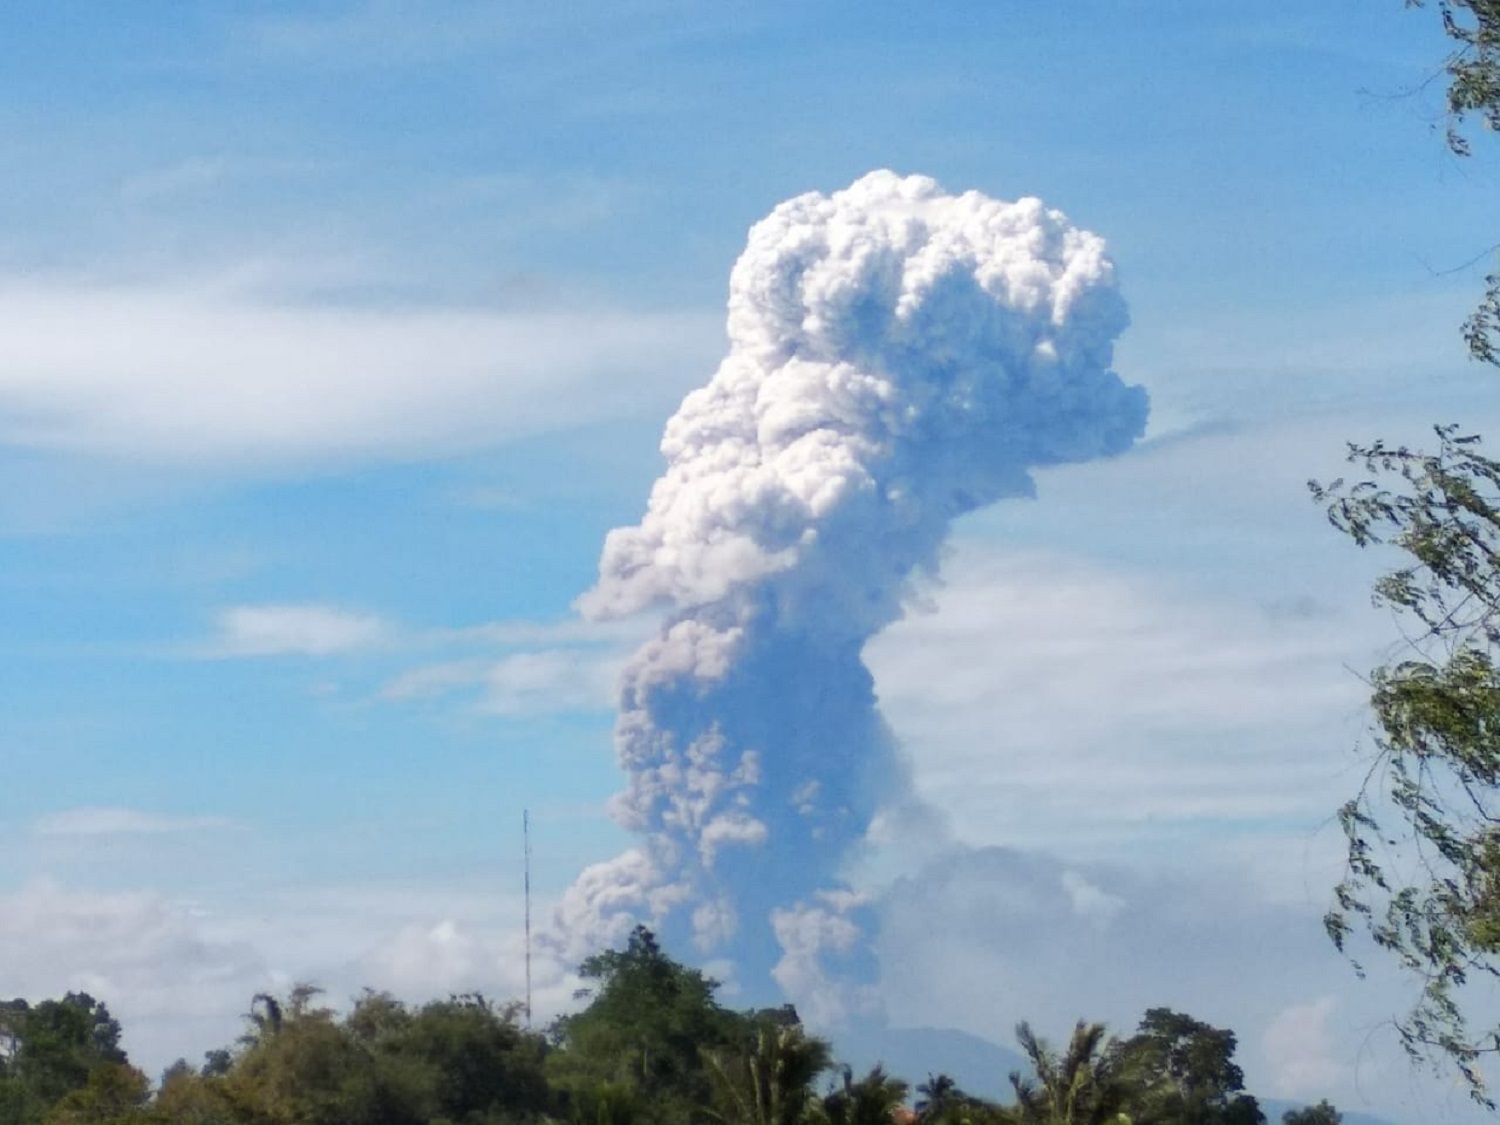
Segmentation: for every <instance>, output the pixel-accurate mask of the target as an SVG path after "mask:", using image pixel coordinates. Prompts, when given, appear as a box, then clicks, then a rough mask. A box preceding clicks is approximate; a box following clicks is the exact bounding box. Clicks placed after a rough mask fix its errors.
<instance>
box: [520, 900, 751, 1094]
mask: <svg viewBox="0 0 1500 1125" xmlns="http://www.w3.org/2000/svg"><path fill="white" fill-rule="evenodd" d="M579 975H580V976H582V977H583V979H584V980H586V981H589V982H590V987H589V988H588V989H587V990H585V992H584V993H583V994H582V995H583V996H586V997H587V998H588V999H589V1001H590V1003H589V1006H588V1007H587V1008H585V1009H584V1010H583V1011H581V1012H579V1013H577V1014H576V1015H571V1016H565V1017H563V1018H562V1019H559V1020H558V1021H557V1022H556V1023H555V1024H554V1025H553V1028H552V1033H551V1034H552V1039H553V1042H554V1043H555V1044H556V1045H557V1047H558V1048H560V1049H559V1050H558V1051H557V1052H556V1054H555V1055H554V1056H553V1058H552V1059H551V1061H550V1066H549V1074H550V1076H551V1078H552V1080H553V1081H554V1082H555V1083H556V1084H557V1085H558V1086H559V1087H561V1088H562V1089H563V1090H565V1091H586V1090H597V1089H600V1088H601V1087H604V1086H613V1085H624V1086H626V1087H628V1088H630V1089H632V1090H634V1091H635V1092H636V1094H637V1095H638V1097H639V1099H640V1101H641V1103H642V1105H643V1106H645V1107H646V1108H647V1109H648V1110H649V1111H650V1113H651V1114H652V1119H653V1120H656V1121H663V1122H665V1121H672V1120H687V1118H688V1117H689V1116H690V1112H691V1107H692V1106H695V1105H704V1104H706V1103H707V1102H708V1100H709V1098H710V1094H711V1085H710V1079H709V1077H708V1072H707V1066H706V1064H705V1054H704V1052H705V1051H707V1052H713V1051H717V1050H721V1049H724V1048H727V1047H731V1046H737V1045H738V1044H739V1043H740V1042H741V1040H742V1038H743V1036H744V1034H745V1031H746V1022H747V1021H746V1017H742V1016H738V1015H736V1014H734V1013H732V1012H729V1011H726V1010H725V1009H724V1008H722V1007H720V1006H719V1004H718V1002H717V1001H716V1000H715V998H714V991H715V989H716V988H717V987H718V986H717V984H716V982H714V981H712V980H710V979H709V978H707V977H705V976H704V975H703V974H702V973H700V972H699V971H698V970H696V969H690V968H688V967H686V966H684V965H681V964H679V963H678V962H676V961H674V960H672V958H671V957H669V956H667V954H666V953H665V952H663V951H662V949H661V946H660V945H659V944H658V943H657V940H656V937H655V935H654V934H652V933H651V931H650V930H648V929H646V928H645V927H644V926H639V927H637V928H636V930H635V932H634V933H632V934H631V935H630V939H629V941H628V943H627V944H626V947H625V948H624V949H623V950H608V951H606V952H603V953H599V954H596V955H594V956H593V957H590V958H589V959H588V960H586V961H585V962H584V963H583V964H582V965H581V966H580V967H579Z"/></svg>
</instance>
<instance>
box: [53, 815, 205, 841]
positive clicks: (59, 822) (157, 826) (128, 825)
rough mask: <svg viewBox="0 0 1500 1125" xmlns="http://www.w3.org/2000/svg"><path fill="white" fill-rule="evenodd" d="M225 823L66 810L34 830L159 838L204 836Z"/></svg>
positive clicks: (75, 834)
mask: <svg viewBox="0 0 1500 1125" xmlns="http://www.w3.org/2000/svg"><path fill="white" fill-rule="evenodd" d="M229 823H230V822H229V821H228V820H225V819H224V818H223V817H216V816H164V815H162V814H159V813H148V812H141V811H139V810H137V809H122V808H87V809H68V810H66V811H63V812H57V813H51V814H49V815H47V816H44V817H42V818H40V819H39V820H38V821H37V822H36V824H35V826H34V830H35V831H36V833H37V834H38V835H40V836H123V835H137V836H139V835H149V836H154V835H161V834H164V833H175V832H204V831H212V830H216V829H221V828H226V827H228V826H229Z"/></svg>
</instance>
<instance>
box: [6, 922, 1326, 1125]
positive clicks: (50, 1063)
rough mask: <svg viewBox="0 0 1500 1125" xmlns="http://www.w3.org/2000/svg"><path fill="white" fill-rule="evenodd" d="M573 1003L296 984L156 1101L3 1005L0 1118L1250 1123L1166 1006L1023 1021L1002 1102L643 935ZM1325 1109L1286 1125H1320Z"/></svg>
mask: <svg viewBox="0 0 1500 1125" xmlns="http://www.w3.org/2000/svg"><path fill="white" fill-rule="evenodd" d="M581 975H582V976H583V977H584V979H585V981H586V982H587V983H588V985H589V987H588V989H587V990H586V992H585V993H584V994H583V997H582V998H585V999H587V1000H588V1005H587V1006H586V1007H585V1008H583V1009H582V1010H581V1011H579V1012H577V1013H576V1014H574V1015H569V1016H564V1017H562V1018H561V1019H559V1020H557V1021H556V1022H554V1023H553V1024H552V1025H551V1026H550V1027H549V1028H547V1029H546V1031H545V1032H533V1031H530V1030H527V1029H526V1028H525V1027H524V1026H523V1021H522V1016H523V1010H522V1008H521V1007H520V1006H519V1005H516V1004H508V1005H497V1004H494V1003H492V1002H490V1001H489V1000H487V999H485V998H484V997H482V996H477V995H468V996H454V997H450V998H449V999H447V1000H438V1001H434V1002H432V1003H429V1004H424V1005H423V1006H421V1007H419V1008H413V1007H409V1006H407V1005H405V1004H403V1003H401V1002H399V1001H397V1000H395V999H393V998H392V997H390V996H389V995H387V994H385V993H380V992H367V993H365V995H363V996H361V997H360V998H359V999H358V1000H356V1001H355V1003H354V1005H353V1007H352V1009H351V1010H350V1011H349V1012H348V1013H347V1014H344V1015H339V1014H336V1013H335V1012H334V1011H332V1010H331V1009H329V1008H326V1007H323V1006H320V1005H319V1004H317V1003H316V1001H317V998H318V992H317V990H316V989H314V988H311V987H299V988H296V989H294V990H293V991H292V992H291V994H290V995H289V996H286V997H284V998H277V997H273V996H264V995H262V996H257V997H255V999H254V1001H253V1003H252V1005H251V1011H250V1013H249V1015H248V1016H247V1018H246V1024H247V1026H246V1031H245V1034H244V1035H243V1036H242V1037H241V1038H240V1040H239V1042H238V1043H237V1044H235V1045H234V1046H233V1047H232V1048H226V1049H219V1050H212V1051H209V1052H208V1053H207V1054H206V1055H205V1057H204V1062H203V1064H202V1065H201V1066H198V1067H194V1066H192V1065H190V1064H188V1063H187V1062H186V1061H178V1062H177V1063H175V1064H173V1065H172V1066H171V1067H169V1068H168V1069H167V1071H166V1073H165V1074H163V1075H162V1077H161V1081H160V1082H159V1083H158V1084H157V1085H156V1086H155V1087H154V1088H153V1087H152V1085H151V1083H150V1082H149V1080H148V1079H147V1078H146V1076H145V1075H144V1074H142V1073H141V1072H140V1071H139V1070H137V1069H136V1068H134V1067H132V1066H131V1065H130V1063H129V1060H128V1059H127V1058H126V1056H125V1053H124V1051H123V1050H121V1048H120V1025H119V1023H118V1022H117V1021H115V1020H114V1019H113V1018H112V1017H111V1016H110V1014H109V1010H108V1008H106V1007H105V1005H104V1004H102V1003H100V1002H98V1001H96V1000H95V999H94V998H93V997H91V996H88V995H84V994H79V993H70V994H69V995H67V996H65V997H64V998H63V999H61V1000H47V1001H44V1002H42V1003H39V1004H36V1005H34V1006H33V1005H31V1004H28V1003H27V1002H26V1001H24V1000H14V1001H11V1002H9V1003H5V1004H0V1125H437V1123H451V1125H502V1123H510V1122H535V1123H541V1122H566V1123H572V1125H676V1123H682V1125H690V1123H700V1122H701V1123H716V1122H717V1123H722V1125H889V1123H890V1122H892V1121H908V1122H921V1123H933V1125H960V1123H970V1125H1000V1123H1004V1125H1257V1123H1259V1122H1264V1121H1265V1116H1264V1115H1263V1114H1262V1112H1261V1110H1260V1107H1259V1106H1258V1104H1257V1103H1256V1100H1255V1099H1254V1098H1252V1097H1250V1096H1249V1095H1247V1094H1246V1093H1245V1092H1244V1089H1243V1087H1244V1078H1243V1075H1242V1074H1241V1072H1240V1068H1239V1067H1238V1066H1236V1065H1235V1063H1234V1049H1235V1037H1234V1033H1233V1032H1231V1031H1225V1030H1221V1029H1218V1028H1214V1027H1210V1026H1209V1025H1208V1024H1205V1023H1200V1022H1199V1021H1197V1020H1194V1019H1192V1018H1191V1017H1189V1016H1185V1015H1182V1014H1180V1013H1177V1012H1172V1011H1168V1010H1167V1009H1164V1008H1159V1009H1153V1010H1151V1011H1149V1012H1147V1013H1146V1016H1145V1018H1144V1019H1143V1020H1142V1021H1141V1024H1140V1028H1139V1029H1138V1031H1137V1032H1136V1034H1135V1035H1133V1036H1131V1037H1129V1038H1126V1039H1111V1038H1109V1037H1108V1036H1107V1035H1106V1033H1105V1030H1104V1028H1103V1027H1102V1026H1101V1025H1099V1024H1089V1023H1079V1024H1078V1026H1077V1028H1075V1029H1074V1032H1073V1035H1072V1038H1071V1039H1070V1040H1069V1042H1068V1043H1067V1045H1066V1046H1065V1047H1064V1048H1063V1049H1061V1050H1060V1051H1058V1050H1054V1049H1053V1048H1052V1047H1051V1046H1049V1045H1048V1044H1047V1043H1046V1042H1044V1041H1043V1040H1041V1039H1040V1038H1038V1037H1037V1036H1036V1035H1034V1034H1033V1033H1032V1032H1031V1029H1030V1028H1029V1027H1027V1026H1026V1025H1025V1024H1022V1025H1021V1026H1020V1027H1019V1028H1018V1029H1017V1031H1018V1036H1019V1039H1020V1043H1021V1046H1022V1048H1023V1050H1024V1051H1025V1052H1026V1055H1027V1057H1028V1058H1029V1060H1030V1062H1031V1073H1029V1074H1012V1075H1011V1076H1010V1081H1011V1085H1012V1088H1013V1090H1014V1094H1015V1096H1014V1100H1013V1101H1012V1102H1011V1103H1010V1104H1007V1105H999V1104H996V1103H992V1102H988V1101H985V1100H984V1099H981V1098H976V1097H973V1096H971V1095H969V1094H966V1093H965V1092H964V1091H963V1090H961V1089H959V1088H958V1086H957V1085H956V1084H955V1083H954V1081H953V1080H952V1079H951V1078H948V1077H946V1076H944V1075H928V1076H926V1078H925V1080H924V1081H923V1082H922V1083H921V1084H920V1085H918V1086H916V1087H915V1089H913V1088H911V1087H910V1086H908V1084H907V1083H906V1082H905V1081H903V1080H901V1079H899V1078H896V1077H893V1076H891V1075H889V1074H887V1073H886V1072H885V1071H884V1070H882V1069H881V1068H879V1067H876V1068H875V1069H874V1070H872V1071H870V1072H869V1073H868V1074H865V1075H863V1076H860V1077H856V1076H855V1075H854V1074H853V1073H852V1072H851V1071H850V1070H849V1068H847V1067H841V1066H839V1065H838V1064H837V1063H836V1061H835V1060H834V1057H833V1054H832V1051H831V1048H830V1047H829V1045H828V1044H827V1043H826V1042H824V1041H823V1040H821V1039H819V1038H817V1037H815V1036H813V1035H810V1034H808V1033H807V1032H806V1031H805V1030H804V1029H803V1028H802V1026H801V1024H800V1023H799V1022H798V1020H797V1014H796V1012H795V1011H794V1010H793V1009H791V1008H790V1007H787V1008H773V1009H764V1010H760V1011H744V1012H736V1011H731V1010H729V1009H727V1008H724V1007H722V1006H721V1005H720V1004H719V1003H718V1001H717V999H716V998H715V995H714V993H715V984H714V982H713V981H711V980H709V979H707V978H706V977H704V976H703V974H702V973H700V972H698V971H697V970H695V969H691V968H688V967H687V966H684V965H682V964H679V963H678V962H676V961H674V960H673V959H672V958H671V957H669V956H668V955H667V954H666V953H665V952H663V951H662V949H661V948H660V946H659V945H658V944H657V942H656V939H655V937H654V936H653V935H652V934H651V932H650V931H649V930H646V929H644V928H641V929H637V930H636V932H635V933H634V934H633V935H632V936H631V938H630V941H629V943H628V944H627V945H626V947H625V948H624V949H622V950H611V951H608V952H605V953H601V954H598V955H597V956H595V957H592V958H590V959H589V960H587V961H586V962H584V964H583V965H582V966H581ZM1339 1119H1340V1118H1339V1114H1338V1112H1337V1111H1336V1110H1334V1109H1333V1107H1331V1106H1329V1105H1328V1104H1327V1103H1326V1102H1325V1103H1322V1104H1321V1105H1319V1106H1314V1107H1310V1108H1308V1109H1304V1110H1295V1111H1291V1112H1289V1113H1287V1114H1286V1115H1285V1116H1284V1118H1283V1121H1284V1122H1286V1123H1287V1125H1337V1122H1338V1121H1339Z"/></svg>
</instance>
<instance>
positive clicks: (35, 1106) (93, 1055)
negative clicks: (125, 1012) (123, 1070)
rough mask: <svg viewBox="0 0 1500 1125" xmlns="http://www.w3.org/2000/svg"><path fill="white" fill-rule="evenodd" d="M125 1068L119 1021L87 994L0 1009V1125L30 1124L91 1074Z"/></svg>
mask: <svg viewBox="0 0 1500 1125" xmlns="http://www.w3.org/2000/svg"><path fill="white" fill-rule="evenodd" d="M126 1063H127V1059H126V1057H125V1052H124V1051H123V1050H121V1048H120V1023H119V1021H118V1020H116V1019H115V1018H114V1017H113V1016H111V1015H110V1013H109V1008H108V1007H107V1006H106V1005H104V1004H103V1003H100V1002H99V1001H97V1000H95V999H94V998H93V997H92V996H90V995H88V993H85V992H70V993H68V994H67V995H66V996H64V997H63V998H62V999H61V1000H43V1001H42V1002H41V1003H39V1004H36V1005H34V1006H33V1005H31V1004H28V1003H27V1002H26V1001H25V1000H12V1001H9V1002H6V1003H4V1004H0V1125H34V1123H35V1122H38V1121H40V1120H41V1119H42V1118H43V1117H44V1116H45V1115H46V1113H47V1112H48V1110H50V1109H51V1108H52V1107H53V1106H55V1105H56V1104H57V1103H58V1102H59V1101H61V1100H62V1099H63V1098H65V1097H66V1096H67V1095H69V1094H70V1093H72V1092H74V1091H76V1090H82V1089H84V1088H85V1087H86V1086H87V1085H88V1084H89V1079H90V1075H91V1074H92V1073H93V1072H94V1071H95V1070H97V1069H98V1068H100V1067H104V1066H121V1067H123V1066H125V1065H126Z"/></svg>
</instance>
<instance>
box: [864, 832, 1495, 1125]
mask: <svg viewBox="0 0 1500 1125" xmlns="http://www.w3.org/2000/svg"><path fill="white" fill-rule="evenodd" d="M1070 873H1071V874H1072V875H1073V879H1072V880H1070V879H1069V874H1070ZM1079 880H1082V881H1085V882H1086V883H1087V884H1088V886H1089V887H1091V888H1093V889H1094V891H1096V892H1097V893H1098V894H1099V895H1101V896H1105V897H1107V898H1108V899H1109V900H1110V901H1111V902H1112V903H1114V904H1116V905H1114V906H1113V907H1112V908H1111V909H1110V910H1109V911H1108V912H1107V913H1104V914H1099V913H1094V914H1092V915H1090V914H1084V915H1083V916H1080V911H1079V903H1078V899H1077V895H1076V888H1077V887H1078V886H1079V885H1080V883H1079V882H1078V881H1079ZM1070 881H1071V882H1073V883H1074V885H1073V887H1070V886H1069V885H1068V884H1069V882H1070ZM880 911H881V919H882V921H881V926H880V931H879V938H878V955H879V961H880V966H881V980H880V987H881V992H882V995H883V998H884V1000H885V1003H886V1010H887V1012H888V1013H889V1015H890V1020H891V1023H892V1025H894V1026H905V1027H923V1026H927V1027H952V1028H958V1029H961V1030H965V1031H968V1032H971V1033H973V1034H977V1035H982V1036H985V1037H986V1038H989V1039H991V1040H992V1041H994V1042H996V1043H1009V1042H1010V1041H1011V1032H1012V1029H1013V1028H1014V1026H1015V1024H1016V1022H1017V1021H1018V1020H1021V1019H1026V1020H1029V1021H1030V1022H1032V1024H1033V1025H1034V1026H1035V1027H1036V1028H1037V1029H1038V1031H1040V1032H1042V1033H1043V1034H1046V1035H1049V1036H1052V1037H1055V1038H1061V1037H1065V1036H1066V1034H1067V1030H1068V1028H1070V1027H1071V1026H1072V1025H1073V1022H1074V1021H1075V1020H1077V1019H1079V1018H1084V1019H1091V1020H1101V1021H1103V1022H1105V1023H1107V1024H1108V1025H1109V1027H1110V1029H1111V1030H1112V1031H1115V1032H1116V1033H1124V1034H1129V1033H1130V1032H1131V1031H1132V1030H1133V1029H1134V1028H1135V1026H1136V1024H1137V1023H1138V1021H1139V1020H1140V1018H1141V1016H1142V1015H1143V1014H1144V1013H1145V1011H1146V1010H1147V1009H1148V1008H1152V1007H1162V1006H1165V1007H1170V1008H1172V1009H1174V1010H1176V1011H1180V1012H1185V1013H1187V1014H1189V1015H1191V1016H1194V1017H1195V1018H1197V1019H1200V1020H1204V1021H1206V1022H1208V1023H1210V1024H1212V1025H1214V1026H1216V1027H1224V1028H1229V1029H1231V1030H1233V1031H1234V1032H1235V1033H1236V1036H1237V1038H1238V1040H1239V1050H1238V1053H1237V1056H1236V1057H1237V1060H1238V1062H1239V1063H1240V1065H1241V1066H1242V1067H1243V1068H1244V1071H1245V1079H1246V1086H1247V1088H1248V1089H1249V1090H1250V1092H1252V1093H1255V1094H1271V1093H1281V1094H1286V1095H1290V1096H1295V1097H1298V1098H1306V1099H1311V1100H1313V1101H1316V1100H1317V1099H1318V1098H1322V1097H1327V1098H1329V1099H1330V1100H1331V1101H1333V1102H1334V1103H1335V1104H1337V1105H1338V1106H1340V1108H1342V1109H1344V1110H1346V1111H1350V1110H1359V1109H1365V1110H1366V1111H1367V1112H1368V1107H1369V1106H1371V1104H1372V1103H1373V1104H1374V1105H1378V1106H1380V1107H1381V1112H1382V1113H1383V1115H1386V1116H1389V1117H1391V1118H1392V1119H1393V1120H1410V1121H1418V1120H1420V1121H1436V1120H1443V1121H1468V1120H1475V1121H1478V1120H1483V1115H1482V1114H1476V1115H1472V1116H1471V1115H1470V1114H1469V1113H1467V1112H1466V1107H1464V1105H1463V1099H1462V1098H1461V1097H1453V1096H1450V1094H1449V1089H1448V1086H1447V1083H1446V1081H1444V1080H1438V1081H1434V1080H1432V1078H1431V1077H1430V1076H1429V1075H1428V1074H1426V1073H1425V1072H1424V1071H1420V1070H1413V1069H1412V1068H1411V1067H1410V1066H1409V1064H1408V1062H1407V1060H1406V1058H1405V1056H1404V1053H1403V1052H1402V1050H1401V1047H1400V1045H1399V1042H1398V1040H1397V1037H1396V1035H1395V1033H1394V1031H1393V1030H1392V1029H1391V1028H1390V1026H1389V1023H1388V1020H1389V1017H1390V1015H1391V1014H1393V1013H1395V1012H1397V1011H1401V1010H1403V1009H1404V1005H1406V1004H1407V1003H1409V1000H1410V997H1409V990H1408V989H1406V988H1404V987H1402V983H1401V982H1397V981H1396V980H1395V979H1394V976H1393V974H1391V973H1390V972H1389V971H1388V967H1387V966H1384V965H1372V966H1370V968H1371V974H1370V977H1369V979H1367V980H1364V981H1359V980H1357V979H1356V978H1355V975H1354V973H1353V970H1352V969H1351V968H1350V967H1349V966H1348V965H1347V964H1344V963H1342V962H1341V960H1340V958H1339V957H1338V955H1337V954H1336V953H1335V952H1334V951H1333V949H1332V947H1331V945H1330V943H1329V942H1328V940H1327V937H1326V935H1325V934H1324V933H1323V931H1322V927H1321V925H1320V923H1319V919H1318V914H1319V913H1320V911H1318V910H1316V909H1308V908H1307V907H1306V906H1303V907H1300V908H1295V909H1293V908H1289V907H1287V906H1284V905H1278V904H1275V903H1270V902H1267V901H1266V900H1264V899H1263V898H1261V897H1259V896H1258V895H1256V894H1255V893H1254V891H1253V889H1252V888H1251V887H1249V886H1248V885H1247V884H1246V881H1245V880H1244V879H1243V878H1242V877H1241V874H1240V873H1239V872H1237V871H1235V870H1233V869H1230V868H1219V869H1217V870H1214V871H1212V872H1205V873H1202V874H1199V875H1192V876H1184V875H1181V874H1165V873H1155V874H1144V873H1141V872H1133V871H1129V870H1126V869H1123V868H1119V867H1111V866H1102V865H1088V866H1082V867H1080V866H1078V865H1072V864H1065V863H1063V862H1061V861H1059V860H1058V859H1057V858H1056V857H1054V856H1048V855H1045V854H1040V853H1034V852H1018V851H1013V850H1008V849H1002V848H986V849H980V850H973V851H964V850H959V851H954V852H951V853H949V854H948V855H945V856H942V857H940V858H939V859H938V860H937V861H935V862H933V863H931V864H929V865H928V866H926V867H925V868H923V869H922V870H920V871H918V872H916V873H915V874H913V875H912V876H909V877H906V878H902V879H900V880H898V881H897V882H896V883H894V884H893V885H892V887H891V888H890V890H889V891H888V893H886V894H885V895H884V896H883V899H882V901H881V905H880ZM1331 988H1336V989H1339V990H1340V1000H1339V1002H1338V1003H1337V1004H1335V1003H1334V1002H1333V1001H1332V1000H1331V999H1327V998H1326V997H1325V994H1326V993H1327V992H1328V991H1329V990H1330V989H1331ZM1309 996H1314V997H1320V998H1319V999H1317V1000H1314V1001H1312V1002H1309V1001H1308V1000H1307V997H1309ZM1435 1105H1440V1106H1441V1108H1440V1109H1439V1110H1438V1111H1437V1112H1431V1110H1432V1108H1433V1106H1435Z"/></svg>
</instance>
